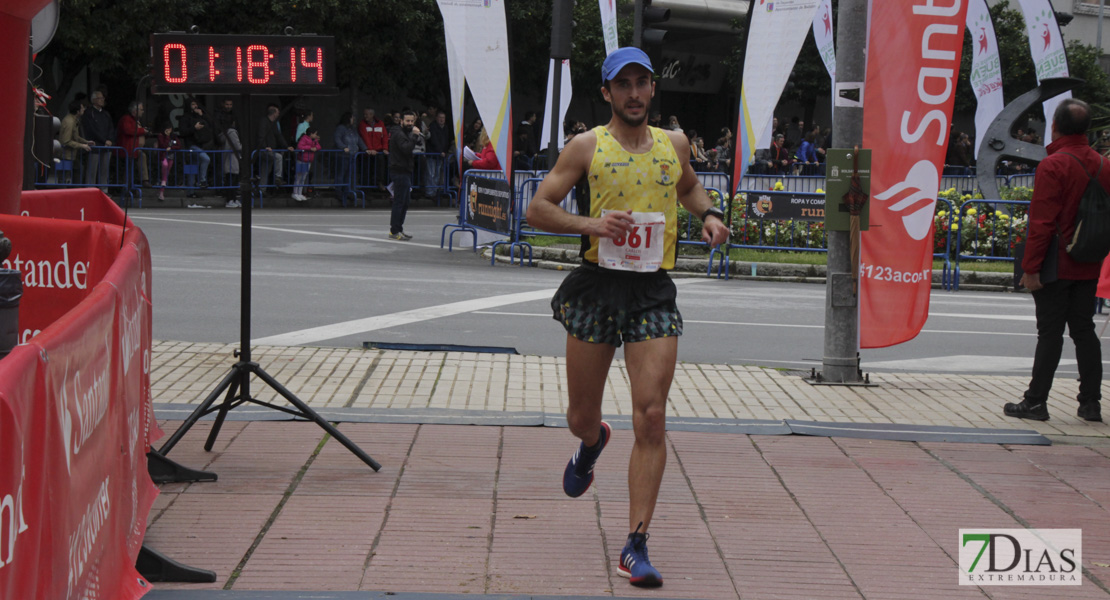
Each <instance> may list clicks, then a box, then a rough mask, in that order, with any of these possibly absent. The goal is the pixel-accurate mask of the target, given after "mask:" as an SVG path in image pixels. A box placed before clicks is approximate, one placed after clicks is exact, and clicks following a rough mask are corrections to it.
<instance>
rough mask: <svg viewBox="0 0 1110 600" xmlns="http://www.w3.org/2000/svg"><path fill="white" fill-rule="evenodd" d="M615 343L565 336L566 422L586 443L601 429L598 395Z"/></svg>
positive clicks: (596, 435) (600, 395) (594, 440)
mask: <svg viewBox="0 0 1110 600" xmlns="http://www.w3.org/2000/svg"><path fill="white" fill-rule="evenodd" d="M616 350H617V349H616V347H614V346H612V345H609V344H592V343H590V342H583V341H582V340H579V339H577V338H574V337H572V336H570V335H568V336H567V391H568V395H569V402H568V403H567V426H568V427H569V428H570V432H571V433H573V434H574V436H575V437H577V438H578V439H580V440H582V442H583V443H584V444H586V445H587V446H593V445H594V444H596V443H597V438H598V434H599V432H600V431H601V399H602V396H603V395H604V393H605V379H606V378H607V377H608V376H609V365H610V364H611V363H612V362H613V354H614V353H615V352H616Z"/></svg>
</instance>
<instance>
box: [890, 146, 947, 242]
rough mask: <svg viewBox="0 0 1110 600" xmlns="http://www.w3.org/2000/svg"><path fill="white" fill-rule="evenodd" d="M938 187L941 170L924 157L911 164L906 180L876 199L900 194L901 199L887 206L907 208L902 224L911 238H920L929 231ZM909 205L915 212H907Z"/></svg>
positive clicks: (894, 209)
mask: <svg viewBox="0 0 1110 600" xmlns="http://www.w3.org/2000/svg"><path fill="white" fill-rule="evenodd" d="M939 191H940V173H938V172H937V168H936V165H934V164H933V163H932V161H929V160H922V161H918V163H917V164H915V165H914V166H913V167H912V168H910V172H909V173H907V174H906V178H905V180H903V181H901V182H899V183H897V184H895V185H892V186H890V187H889V188H887V189H886V191H884V192H881V193H879V194H876V195H875V199H876V200H883V201H886V200H892V199H894V198H895V197H900V198H901V200H898V201H897V202H895V203H894V204H891V205H890V206H888V207H887V209H888V210H890V211H892V212H907V214H903V215H902V225H903V226H904V227H905V228H906V233H907V234H908V235H909V236H910V237H911V238H913V239H915V240H918V241H920V240H923V239H925V238H926V237H927V236H928V235H929V230H930V228H931V226H932V224H933V210H934V207H935V205H936V198H937V192H939ZM914 207H916V208H914ZM910 209H913V210H912V212H908V211H910Z"/></svg>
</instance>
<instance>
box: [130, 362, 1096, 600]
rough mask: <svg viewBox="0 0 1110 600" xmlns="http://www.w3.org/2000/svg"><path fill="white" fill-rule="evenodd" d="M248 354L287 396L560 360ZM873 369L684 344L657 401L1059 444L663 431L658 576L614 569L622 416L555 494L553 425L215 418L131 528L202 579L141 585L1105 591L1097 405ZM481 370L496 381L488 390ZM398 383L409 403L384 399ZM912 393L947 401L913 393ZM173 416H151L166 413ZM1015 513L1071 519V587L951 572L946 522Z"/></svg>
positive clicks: (514, 384)
mask: <svg viewBox="0 0 1110 600" xmlns="http://www.w3.org/2000/svg"><path fill="white" fill-rule="evenodd" d="M230 348H231V346H220V345H207V344H182V343H171V342H159V343H157V344H156V347H155V350H156V352H155V354H154V357H153V371H152V379H153V382H154V384H153V385H154V390H155V398H154V401H155V402H156V403H164V402H196V401H197V400H199V398H200V397H202V396H204V395H205V394H206V393H207V392H208V391H209V390H210V388H211V387H213V386H214V385H215V383H216V382H217V381H218V380H219V378H220V377H221V376H222V375H223V374H224V372H225V371H226V369H227V367H228V366H229V364H230V363H229V361H230V360H231V359H230ZM255 358H256V359H257V360H259V362H261V363H262V364H263V366H264V367H265V368H266V369H267V371H269V372H270V373H271V374H273V375H274V376H275V377H276V378H277V379H278V380H279V381H281V382H282V383H284V384H287V385H289V387H291V388H292V389H293V390H294V391H295V392H296V393H298V394H299V395H300V396H301V397H302V398H306V399H308V398H307V396H308V394H307V393H306V392H307V391H309V390H310V389H312V386H314V385H315V383H316V382H318V381H320V380H328V382H329V385H331V388H329V389H330V390H331V391H329V392H328V393H327V394H324V393H323V392H318V395H316V396H312V397H311V399H310V400H309V402H310V403H311V404H313V405H315V406H321V407H323V406H348V407H350V406H363V407H368V408H375V407H381V408H385V407H390V406H393V407H399V406H403V407H405V408H410V409H419V408H449V407H454V408H461V407H467V408H481V409H482V410H491V409H496V410H507V411H511V410H540V411H544V412H559V411H561V410H562V405H561V404H560V402H561V400H560V399H559V397H558V396H559V394H560V393H561V389H562V385H563V384H562V381H561V380H562V377H563V373H562V368H563V367H562V364H563V363H562V361H561V360H559V359H552V358H540V357H519V356H503V355H498V356H484V355H458V354H442V353H441V354H432V353H412V354H407V353H397V352H378V351H361V350H351V349H321V348H263V349H256V353H255ZM432 374H435V376H434V377H433V376H432ZM612 375H613V377H611V384H610V385H611V387H612V390H611V391H612V392H613V393H614V397H615V398H618V399H616V400H612V401H610V402H609V403H608V404H607V406H606V408H605V412H606V413H607V414H627V412H628V406H627V398H626V396H625V397H622V396H621V394H622V393H624V394H626V393H627V380H626V378H625V374H624V369H623V364H622V363H618V364H616V365H615V367H614V370H613V373H612ZM429 379H430V380H431V381H428V380H429ZM873 380H875V381H878V382H879V383H880V386H879V387H876V388H832V387H816V388H815V387H810V386H808V385H807V384H804V383H800V382H799V381H798V379H797V377H796V376H792V375H789V374H786V373H783V372H781V371H775V370H768V369H760V368H753V367H735V366H727V365H689V364H684V365H680V371H679V377H676V385H677V386H682V385H686V386H688V387H687V389H685V390H683V392H682V394H675V397H672V399H671V405H670V407H669V408H670V410H671V411H672V414H678V415H683V416H716V417H721V418H730V419H731V418H770V419H781V418H801V419H813V420H831V421H859V422H894V423H918V424H928V423H934V422H943V423H945V424H955V425H959V426H975V427H990V428H1003V427H1017V428H1036V429H1038V430H1039V431H1041V432H1042V433H1045V434H1047V435H1050V436H1051V437H1052V439H1053V440H1054V441H1055V442H1056V443H1057V445H1054V446H1051V447H1034V446H1000V445H991V444H955V443H924V442H922V443H914V442H890V441H876V440H865V439H847V438H823V437H803V436H750V435H742V434H733V433H696V432H688V431H672V432H669V433H668V436H667V440H668V452H669V460H668V467H667V471H666V473H665V475H664V479H663V485H662V489H661V492H660V498H659V505H658V508H657V511H656V517H655V521H654V522H653V524H652V528H651V530H652V535H653V537H652V540H651V543H650V547H651V557H652V561H653V562H654V563H655V564H656V566H657V567H659V568H660V570H661V571H662V573H663V575H664V578H665V585H664V587H663V588H662V590H655V591H652V590H639V589H637V588H633V587H631V586H629V585H628V583H627V581H626V580H624V579H623V578H620V577H618V576H617V574H616V571H615V569H616V565H615V561H616V559H617V557H618V556H619V553H620V548H621V546H622V545H623V541H624V537H625V533H626V531H627V491H626V489H625V477H626V473H625V471H626V467H627V461H628V456H629V453H630V451H631V445H632V438H631V432H629V431H616V432H615V435H614V438H613V440H612V442H611V443H610V445H609V446H608V448H607V449H606V451H605V453H604V454H603V456H602V458H601V460H600V461H599V464H598V466H597V469H596V484H595V486H594V487H593V488H592V489H591V491H590V492H589V493H587V494H586V496H584V497H582V498H578V499H570V498H567V497H566V496H564V495H563V493H562V490H561V487H560V480H561V474H562V468H563V465H564V464H565V461H566V459H567V458H568V457H569V455H570V453H571V452H572V451H573V449H574V440H573V439H572V438H571V436H570V435H569V434H568V433H567V432H566V430H564V429H559V428H551V427H491V426H460V425H432V424H374V423H343V424H341V425H340V429H341V431H343V432H344V433H345V434H346V435H348V436H349V437H351V439H352V440H353V441H355V442H356V443H358V444H359V445H361V446H362V448H363V449H365V450H366V451H367V452H368V453H369V454H370V455H371V456H373V457H374V458H375V459H377V460H378V461H380V462H381V463H382V464H383V469H382V470H381V471H380V472H378V473H374V472H373V471H371V470H370V469H369V468H368V467H366V465H364V464H363V463H361V462H360V461H358V460H357V459H356V458H355V457H354V456H353V455H351V454H350V453H349V452H347V450H346V449H344V448H343V447H342V446H340V445H339V444H338V443H337V442H336V441H335V440H332V439H325V434H324V432H323V431H322V430H321V429H320V428H318V427H316V426H315V425H312V424H310V423H290V422H273V421H250V422H248V421H229V422H228V423H226V424H225V425H224V429H223V430H222V432H221V434H220V438H219V439H218V441H217V443H216V446H215V447H214V449H213V452H211V453H207V452H204V450H203V449H202V445H203V441H204V438H205V436H206V435H207V432H208V428H209V426H210V425H209V423H208V422H204V421H202V422H201V423H199V424H198V425H197V426H196V427H194V429H193V430H192V431H190V433H189V434H188V435H187V436H186V437H185V438H184V439H183V440H182V441H181V443H180V444H179V445H178V446H177V447H176V448H175V449H174V450H173V452H172V453H171V454H170V457H171V458H173V459H175V460H177V461H179V462H182V463H184V464H187V465H189V466H193V467H204V468H207V469H210V470H214V471H216V472H217V473H218V474H219V477H220V479H219V481H217V482H213V483H197V484H171V485H164V486H162V494H161V496H160V497H159V498H158V501H157V503H156V505H155V508H154V510H152V512H151V515H150V530H149V533H148V535H147V538H146V539H147V542H148V543H149V544H150V545H151V546H152V547H154V548H157V549H159V550H161V551H163V552H166V553H167V554H169V555H170V556H172V557H174V558H176V559H178V560H180V561H182V562H184V563H186V564H190V565H193V566H197V567H203V568H208V569H212V570H214V571H216V573H217V575H218V577H219V579H218V581H217V582H216V583H215V584H171V583H163V584H156V591H155V592H154V593H153V594H152V595H151V597H152V598H155V599H157V597H158V590H170V591H173V590H193V591H195V592H196V595H195V597H196V598H197V599H198V600H200V599H203V598H205V596H204V593H205V592H204V590H231V591H239V592H245V591H248V590H297V591H320V592H321V593H323V592H328V591H334V592H340V591H354V590H363V591H367V592H370V591H377V592H383V591H388V592H398V593H410V594H411V593H419V592H426V593H435V594H446V595H449V596H452V597H454V596H455V595H459V594H466V595H500V594H509V595H515V596H520V595H530V594H539V595H566V596H585V597H601V596H619V597H653V598H712V599H717V598H722V599H724V598H745V599H746V598H817V597H820V598H868V599H873V598H892V599H894V598H964V597H967V598H972V597H976V598H984V597H989V598H996V599H1009V598H1032V597H1037V598H1044V597H1051V598H1110V587H1108V585H1110V437H1108V434H1110V431H1108V430H1110V426H1108V425H1106V424H1090V423H1085V422H1082V421H1079V420H1078V419H1076V418H1075V417H1074V415H1073V414H1072V411H1067V410H1066V408H1067V407H1069V406H1070V405H1069V404H1067V403H1066V401H1067V398H1068V397H1069V395H1070V394H1072V393H1074V389H1070V390H1069V387H1068V386H1071V388H1074V386H1075V384H1074V382H1068V381H1062V380H1061V381H1058V382H1057V385H1056V388H1057V389H1056V390H1054V397H1053V399H1052V402H1051V410H1052V412H1053V419H1052V420H1051V421H1049V422H1048V423H1045V424H1033V423H1026V422H1016V423H1015V422H1013V421H1011V420H1009V419H1003V418H1002V417H996V416H993V413H997V408H998V406H999V403H1000V402H1001V401H1002V398H1004V397H1007V395H1008V394H1013V393H1014V390H1016V389H1019V388H1020V387H1021V386H1022V385H1023V378H1020V377H991V378H983V377H972V376H948V375H945V376H940V375H921V374H916V375H915V374H893V375H890V374H880V375H876V376H874V377H873ZM679 381H681V382H682V383H678V382H679ZM291 382H294V383H291ZM491 389H497V390H504V393H505V399H504V400H501V401H499V402H501V403H502V406H501V407H500V408H498V407H497V406H496V402H495V401H494V400H493V399H494V397H495V395H493V394H490V393H489V391H490V390H491ZM482 390H486V392H485V395H486V396H487V398H486V399H485V401H481V402H480V400H481V396H482V395H483V392H482ZM259 391H261V390H259ZM401 391H404V392H407V393H406V394H404V396H405V397H404V400H401V401H399V402H404V403H405V404H404V405H393V404H391V403H392V402H394V401H395V400H396V398H395V397H394V395H393V394H394V393H400V392H401ZM509 397H514V398H515V400H514V401H512V402H510V401H509V400H508V398H509ZM622 398H623V399H622ZM924 403H936V404H939V405H940V408H939V410H937V411H929V412H927V411H923V410H922V409H921V405H922V404H924ZM517 407H519V408H517ZM932 412H935V413H936V414H935V415H934V414H932ZM177 425H178V423H176V422H172V421H171V422H163V427H164V428H165V429H166V430H168V431H169V430H172V429H174V428H175V427H176V426H177ZM1042 427H1043V428H1042ZM1025 526H1029V527H1044V528H1048V527H1061V528H1064V527H1077V528H1082V529H1083V533H1084V539H1083V542H1084V546H1083V552H1084V567H1085V569H1086V579H1085V581H1084V582H1083V585H1082V586H1080V587H1072V588H1043V587H1041V588H1020V587H1019V588H1005V587H987V588H978V587H969V586H959V585H957V573H958V570H957V560H958V539H957V537H958V535H957V530H958V529H960V528H961V527H962V528H970V527H1006V528H1020V527H1025ZM191 597H192V596H191ZM212 597H213V598H218V597H219V596H212Z"/></svg>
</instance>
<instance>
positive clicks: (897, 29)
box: [859, 0, 967, 348]
mask: <svg viewBox="0 0 1110 600" xmlns="http://www.w3.org/2000/svg"><path fill="white" fill-rule="evenodd" d="M966 15H967V4H966V3H964V2H960V1H959V0H955V1H954V2H945V3H936V2H933V1H932V0H884V1H883V2H873V3H872V4H871V23H870V31H869V34H868V47H867V58H868V60H867V78H866V83H865V88H864V102H863V146H864V147H865V148H869V149H870V150H871V156H872V165H871V201H870V205H871V228H870V230H868V231H866V232H864V233H863V234H862V242H861V248H860V266H859V272H860V298H859V301H860V346H861V347H863V348H881V347H885V346H892V345H894V344H900V343H902V342H905V341H908V340H910V339H913V338H914V337H915V336H916V335H917V334H918V333H919V332H920V331H921V327H922V326H923V325H924V324H925V320H926V319H927V318H928V316H929V291H930V287H931V281H932V269H933V264H932V260H933V257H932V254H933V238H932V233H933V211H934V207H935V204H936V198H937V192H938V191H939V188H940V174H941V170H942V167H943V164H944V155H945V150H946V148H947V147H948V133H949V124H950V122H951V116H952V104H953V101H954V99H955V94H956V77H957V76H958V75H959V72H960V55H961V53H962V52H963V41H964V26H965V18H966ZM892 56H897V57H898V60H890V57H892Z"/></svg>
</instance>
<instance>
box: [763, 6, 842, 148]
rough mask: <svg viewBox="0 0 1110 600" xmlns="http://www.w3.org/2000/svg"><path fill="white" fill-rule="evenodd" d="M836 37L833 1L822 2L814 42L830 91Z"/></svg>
mask: <svg viewBox="0 0 1110 600" xmlns="http://www.w3.org/2000/svg"><path fill="white" fill-rule="evenodd" d="M834 37H835V36H833V22H832V0H820V2H819V4H818V5H817V14H815V15H813V41H814V42H816V43H817V52H818V53H819V54H820V55H821V60H822V61H823V62H824V63H825V70H826V71H828V72H829V80H830V81H832V82H833V85H832V86H831V87H830V88H829V89H834V88H835V87H836V85H835V84H836V44H835V43H834ZM829 95H830V96H831V97H832V105H833V108H832V109H831V110H833V111H835V106H836V95H835V94H829ZM830 118H831V117H830ZM767 145H768V146H769V145H770V140H767ZM759 147H760V148H766V147H767V146H764V145H762V144H761V145H760V146H759Z"/></svg>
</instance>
